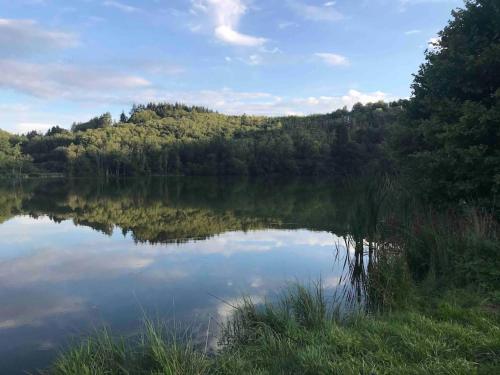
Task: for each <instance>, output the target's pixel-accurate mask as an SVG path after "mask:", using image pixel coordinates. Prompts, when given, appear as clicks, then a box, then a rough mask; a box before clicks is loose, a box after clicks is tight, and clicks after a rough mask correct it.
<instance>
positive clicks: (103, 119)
mask: <svg viewBox="0 0 500 375" xmlns="http://www.w3.org/2000/svg"><path fill="white" fill-rule="evenodd" d="M111 125H113V119H112V118H111V113H109V112H106V113H104V114H103V115H101V116H99V117H94V118H93V119H91V120H89V121H87V122H80V123H74V124H73V125H72V126H71V131H73V132H84V131H87V130H89V129H102V128H107V127H110V126H111Z"/></svg>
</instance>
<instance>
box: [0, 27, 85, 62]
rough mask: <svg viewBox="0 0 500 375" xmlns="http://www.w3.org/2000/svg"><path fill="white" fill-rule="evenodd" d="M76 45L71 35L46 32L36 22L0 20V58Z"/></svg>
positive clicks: (75, 37) (52, 31) (59, 32)
mask: <svg viewBox="0 0 500 375" xmlns="http://www.w3.org/2000/svg"><path fill="white" fill-rule="evenodd" d="M77 45H78V37H77V36H76V35H75V34H72V33H66V32H61V31H54V30H46V29H44V28H42V27H41V26H40V25H39V24H38V23H37V22H36V21H33V20H22V19H6V18H0V57H2V56H3V57H9V56H18V55H25V54H32V53H37V52H44V51H47V50H53V49H62V48H70V47H75V46H77Z"/></svg>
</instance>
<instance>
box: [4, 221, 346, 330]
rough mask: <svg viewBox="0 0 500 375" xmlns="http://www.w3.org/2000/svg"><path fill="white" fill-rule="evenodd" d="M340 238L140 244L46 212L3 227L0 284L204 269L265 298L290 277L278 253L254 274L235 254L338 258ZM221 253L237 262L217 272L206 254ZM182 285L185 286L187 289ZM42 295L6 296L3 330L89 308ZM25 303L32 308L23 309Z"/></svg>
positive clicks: (308, 235) (224, 310) (274, 233)
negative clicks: (30, 298)
mask: <svg viewBox="0 0 500 375" xmlns="http://www.w3.org/2000/svg"><path fill="white" fill-rule="evenodd" d="M8 237H10V238H8ZM16 238H23V246H22V247H16V246H15V245H14V246H9V245H10V244H12V243H14V241H15V239H16ZM337 241H338V238H337V237H336V236H334V235H332V234H331V233H327V232H311V231H307V230H298V231H289V230H278V229H270V230H256V231H248V232H226V233H223V234H220V235H217V236H215V237H212V238H209V239H207V240H203V241H189V242H187V243H182V244H163V245H162V244H156V245H152V244H146V243H140V244H135V243H134V242H133V241H132V240H131V238H130V237H125V238H124V237H123V236H121V235H120V234H119V233H118V234H115V235H113V236H111V237H109V236H105V235H103V234H102V233H99V232H96V231H93V230H91V229H89V228H85V227H77V228H75V227H74V225H73V223H72V222H71V221H64V222H63V223H61V224H55V223H54V222H52V221H50V219H48V218H47V217H42V218H40V219H33V218H30V217H26V216H23V217H18V218H16V219H14V220H11V221H10V222H9V225H7V226H5V225H2V226H0V247H4V248H5V249H6V250H7V251H8V252H9V253H10V254H7V255H9V257H8V258H4V259H2V258H0V285H1V286H2V289H3V290H4V291H6V292H7V293H10V294H12V293H17V292H19V293H20V294H25V293H26V289H25V288H37V287H40V286H44V288H47V287H48V288H54V289H56V288H58V289H60V288H61V287H63V288H65V284H64V283H65V282H67V283H71V282H73V283H74V282H83V283H96V282H97V283H99V282H102V284H101V285H102V288H106V287H107V285H108V284H106V283H107V282H108V280H112V279H117V278H119V277H122V276H124V277H125V278H126V279H124V280H127V281H129V282H130V280H132V279H131V277H130V276H131V275H133V276H132V278H133V280H135V281H133V282H135V283H144V285H153V284H150V283H149V282H152V283H169V282H172V281H178V280H182V282H183V283H184V282H185V283H186V284H185V285H190V284H189V283H190V282H192V280H195V279H194V278H195V277H198V276H199V275H200V274H201V275H203V277H209V278H211V279H206V278H205V279H196V280H204V281H205V280H210V281H212V280H213V282H214V285H218V284H217V280H218V278H219V277H222V275H224V277H226V276H227V278H224V279H223V285H226V286H227V287H229V288H231V289H232V290H233V292H234V293H233V294H238V295H240V294H241V293H240V292H244V291H245V290H247V291H248V290H252V292H251V294H252V299H253V301H254V302H255V303H261V302H263V300H264V297H263V296H265V295H266V294H267V293H269V292H270V291H272V290H275V289H277V288H280V287H281V286H283V284H284V283H285V281H286V280H285V279H284V278H283V276H284V275H279V274H277V273H276V272H273V271H272V270H273V269H276V268H277V269H281V266H280V263H279V261H278V263H277V260H276V259H275V258H270V260H269V262H267V261H266V260H265V259H268V258H262V257H258V258H259V261H257V260H252V261H251V262H252V263H249V264H263V265H264V266H262V267H263V270H260V271H258V272H256V271H257V270H256V269H254V270H250V269H248V265H246V263H242V262H245V260H244V259H243V258H232V257H235V256H237V255H241V254H271V253H273V252H280V255H278V257H279V258H280V259H294V262H296V259H298V258H297V257H304V258H307V259H314V260H315V262H316V263H317V262H321V263H322V264H324V262H325V261H326V259H327V257H329V258H330V259H332V258H331V255H332V252H333V251H334V248H335V244H336V242H337ZM305 250H306V251H305ZM281 253H283V254H282V255H281ZM215 255H218V256H223V257H224V258H223V260H222V262H223V264H225V263H224V262H226V260H227V261H229V260H230V259H232V260H231V262H230V263H228V264H231V265H232V267H233V268H231V269H224V270H220V272H218V273H216V274H213V268H212V267H214V264H215V267H216V268H217V267H218V266H217V265H218V264H220V260H219V258H213V260H214V261H213V263H207V262H206V261H203V260H201V259H203V258H200V256H215ZM282 256H283V258H281V257H282ZM0 257H1V254H0ZM255 259H257V258H255ZM204 262H205V263H204ZM254 262H259V263H254ZM293 264H295V263H293ZM242 267H243V268H244V271H243V273H242ZM259 267H260V266H259ZM273 267H274V268H273ZM207 271H208V272H207ZM265 272H268V273H265ZM269 272H271V273H269ZM279 272H281V271H279ZM207 275H208V276H207ZM190 278H191V279H192V280H191V279H190ZM184 280H186V281H184ZM190 280H191V281H190ZM241 281H243V283H244V284H243V285H242V284H241ZM124 282H125V281H124ZM196 282H198V281H196ZM332 282H333V281H332ZM233 284H234V285H235V286H236V287H233ZM68 285H72V284H68ZM127 285H130V284H127ZM136 285H138V284H136ZM183 285H184V284H182V285H180V286H181V288H182V287H183ZM332 285H333V284H332ZM199 286H200V285H197V286H196V287H198V288H199ZM239 288H242V289H239ZM245 288H246V289H245ZM76 290H79V289H74V290H73V289H72V292H73V293H75V294H78V292H77V291H76ZM115 290H118V289H115ZM213 291H214V292H215V290H213ZM92 293H94V291H92ZM28 295H30V294H29V293H28ZM92 295H93V294H92ZM232 297H233V296H229V298H230V299H229V301H228V302H230V303H231V304H233V303H234V304H236V303H241V300H238V299H233V298H232ZM86 298H89V297H86ZM90 298H92V297H90ZM38 299H40V300H42V301H45V302H39V303H38V305H37V302H36V301H35V300H36V299H34V301H32V302H30V303H29V304H25V303H24V302H22V303H20V302H19V301H18V300H15V299H12V298H10V299H7V301H8V303H9V306H10V307H11V309H10V310H9V311H7V310H6V309H3V310H2V309H0V328H3V329H6V328H15V327H20V326H23V325H36V324H42V322H43V321H44V319H49V318H51V317H53V316H57V315H63V314H71V313H75V312H78V311H81V310H83V305H84V303H83V299H81V298H80V297H78V296H76V295H74V296H71V297H59V298H58V299H54V298H53V297H50V296H47V295H45V294H44V293H41V294H40V296H39V297H38ZM88 302H89V303H93V302H92V300H89V301H88ZM25 305H26V306H29V308H24V307H23V306H25ZM231 311H232V308H231V307H230V306H228V305H227V304H224V303H221V304H218V305H217V307H216V312H217V315H218V316H219V317H220V318H223V317H227V316H229V314H230V313H231Z"/></svg>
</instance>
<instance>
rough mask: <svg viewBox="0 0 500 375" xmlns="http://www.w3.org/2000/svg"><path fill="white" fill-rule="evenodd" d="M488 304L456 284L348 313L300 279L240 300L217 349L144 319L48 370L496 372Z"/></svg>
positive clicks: (498, 341)
mask: <svg viewBox="0 0 500 375" xmlns="http://www.w3.org/2000/svg"><path fill="white" fill-rule="evenodd" d="M464 301H465V302H464ZM491 303H492V300H488V299H486V300H480V299H478V298H477V294H474V293H472V292H471V291H466V290H456V291H453V292H447V293H446V294H444V295H435V296H433V297H431V298H428V297H426V298H424V297H423V296H421V297H420V299H418V298H417V303H416V305H415V306H414V307H413V308H411V309H403V310H401V311H394V312H386V313H383V314H375V315H371V314H367V313H358V314H354V315H353V314H351V315H345V314H341V313H340V310H338V309H335V308H334V305H332V304H329V303H328V302H327V299H326V298H325V295H324V291H323V289H322V288H321V286H320V285H315V286H312V287H311V288H306V287H304V286H300V285H297V286H295V287H293V288H290V289H288V290H287V291H286V292H285V293H284V294H283V296H282V298H281V299H280V300H279V301H278V302H275V303H273V304H270V303H267V304H264V305H255V304H253V303H252V301H251V300H249V299H246V300H245V302H244V304H243V305H242V306H241V307H239V308H238V309H237V310H235V315H234V317H233V318H232V319H231V320H230V321H228V323H227V324H226V325H225V326H224V328H223V330H222V334H221V349H220V350H219V351H218V352H217V353H216V354H214V355H210V356H209V355H207V354H206V353H205V352H204V351H203V350H202V348H196V347H195V346H194V345H192V344H190V342H191V341H190V340H189V339H187V340H186V338H187V336H186V337H181V338H179V337H175V335H173V336H169V335H168V334H167V333H166V332H165V330H164V329H163V328H162V327H159V326H157V325H155V324H152V323H151V322H148V321H146V323H145V326H144V331H143V334H142V336H141V338H139V339H135V340H130V341H127V340H124V339H113V338H112V337H111V335H110V333H109V331H104V332H103V333H101V334H100V335H97V336H95V337H93V338H89V339H87V340H86V341H85V342H84V343H81V344H80V345H79V346H77V347H74V348H72V349H71V350H69V351H68V352H65V353H63V354H61V356H60V357H59V358H58V360H57V361H56V362H55V364H54V366H53V368H52V369H51V370H50V373H51V374H57V375H59V374H60V375H68V374H75V375H76V374H82V375H86V374H88V375H90V374H179V375H182V374H221V375H222V374H259V375H264V374H269V375H271V374H272V375H275V374H283V375H285V374H297V375H298V374H367V375H369V374H370V375H371V374H398V375H399V374H494V373H500V317H499V314H498V310H497V309H496V308H492V307H491V306H492V305H491ZM494 306H497V307H498V305H494Z"/></svg>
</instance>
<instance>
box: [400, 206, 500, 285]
mask: <svg viewBox="0 0 500 375" xmlns="http://www.w3.org/2000/svg"><path fill="white" fill-rule="evenodd" d="M499 233H500V231H499V227H498V223H497V222H496V221H495V219H494V218H493V217H492V216H491V215H490V214H488V213H485V212H483V211H480V210H478V209H473V208H468V207H467V208H466V209H465V211H464V212H462V213H456V212H446V213H436V212H433V211H429V212H428V213H426V214H424V215H422V214H420V215H418V216H415V217H414V218H413V220H412V221H411V222H410V223H409V224H408V226H407V227H406V228H404V235H403V237H402V242H403V243H402V247H403V249H404V252H405V256H406V259H407V263H408V266H409V270H410V272H411V275H412V276H413V278H414V280H415V281H417V282H421V281H425V280H426V279H432V280H434V281H435V282H434V283H433V285H438V284H439V285H441V286H442V287H443V286H445V287H448V288H453V287H466V286H470V285H472V284H474V285H476V286H478V287H480V288H483V289H490V290H495V289H498V288H500V255H499V254H500V239H499Z"/></svg>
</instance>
